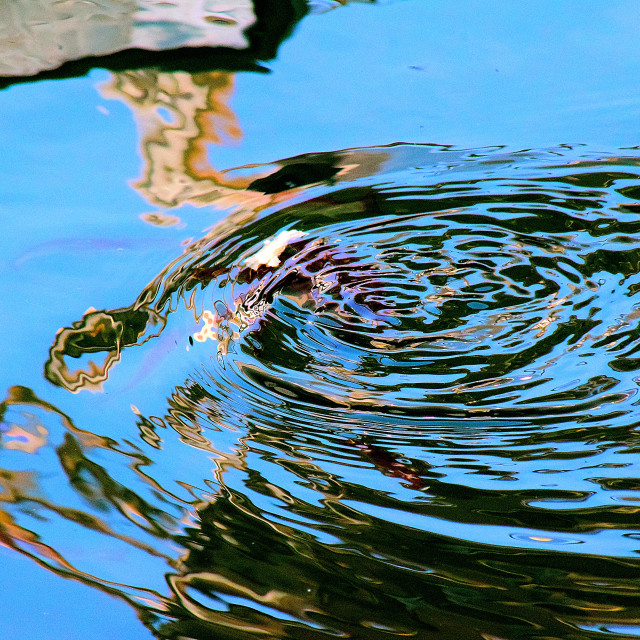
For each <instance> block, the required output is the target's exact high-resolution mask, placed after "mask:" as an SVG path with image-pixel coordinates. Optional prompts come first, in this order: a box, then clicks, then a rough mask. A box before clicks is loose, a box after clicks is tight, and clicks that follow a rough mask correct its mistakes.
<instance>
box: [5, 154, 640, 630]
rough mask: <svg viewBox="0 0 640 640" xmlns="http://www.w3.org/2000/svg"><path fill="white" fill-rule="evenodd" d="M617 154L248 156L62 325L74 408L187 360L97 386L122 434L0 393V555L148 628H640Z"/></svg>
mask: <svg viewBox="0 0 640 640" xmlns="http://www.w3.org/2000/svg"><path fill="white" fill-rule="evenodd" d="M636 152H637V150H633V149H627V150H621V151H619V155H616V156H612V155H610V154H609V155H603V154H598V153H596V152H594V151H592V150H588V149H586V148H585V149H583V148H581V147H576V148H570V147H559V148H557V149H552V150H546V151H531V150H523V151H520V152H509V153H507V152H505V151H503V150H501V149H500V148H491V149H476V150H471V151H461V150H455V149H451V148H447V147H434V146H429V145H391V146H385V147H377V148H365V149H350V150H347V151H341V152H335V153H330V154H309V155H305V156H300V157H297V158H292V159H287V160H282V161H280V162H276V163H273V164H272V165H268V166H253V167H251V168H250V169H246V168H244V169H242V170H238V173H240V172H242V173H243V175H245V176H246V175H249V177H248V181H249V187H248V190H247V191H246V193H247V194H249V196H250V197H248V198H246V199H245V201H244V202H243V204H241V205H238V206H235V207H234V208H232V209H231V210H230V212H229V215H228V216H227V217H226V218H224V219H223V220H222V221H221V222H220V223H218V224H217V225H216V226H215V227H214V228H212V229H211V230H210V231H209V232H208V233H207V234H206V235H204V236H203V237H202V238H200V239H197V240H194V241H193V242H192V243H191V244H189V245H188V246H187V247H186V248H185V251H184V253H183V254H182V255H180V256H178V257H177V258H176V259H175V260H174V261H173V262H172V263H170V264H169V265H167V267H166V269H164V270H163V271H162V272H161V273H160V274H158V276H157V277H156V278H155V279H154V280H153V281H152V282H151V283H150V284H149V285H148V286H147V287H146V288H145V289H144V290H143V291H142V292H141V293H140V295H139V297H138V298H137V300H135V301H133V302H132V304H131V306H130V307H125V308H121V309H116V310H102V311H100V310H95V309H90V310H89V311H88V312H87V313H86V314H85V316H84V317H83V318H79V319H78V320H77V321H76V322H75V323H74V324H73V325H72V326H70V327H67V328H65V329H63V330H61V331H60V332H59V333H58V335H57V336H56V337H55V341H53V340H54V337H53V336H52V341H53V344H52V347H51V350H50V354H49V360H48V362H47V363H46V366H45V375H46V376H47V378H48V379H49V380H50V381H51V382H53V383H54V384H56V385H58V386H61V387H63V388H66V389H69V390H71V391H76V392H77V391H81V390H82V389H87V388H94V389H95V388H98V387H100V386H102V387H103V388H104V389H105V390H106V391H109V389H110V388H111V387H110V386H109V385H111V384H114V383H113V380H112V378H113V376H114V375H116V374H117V372H118V368H119V367H121V366H126V365H125V363H126V361H127V360H129V358H132V359H136V358H138V359H139V358H142V357H143V355H144V358H143V362H156V360H154V353H155V354H156V355H161V353H160V352H161V351H162V349H163V348H164V347H163V346H162V345H163V344H164V343H163V339H164V338H165V337H166V336H169V338H170V340H171V341H173V342H174V343H175V344H176V345H177V348H175V349H174V351H173V352H172V355H171V356H170V357H169V358H167V359H166V360H164V361H162V360H161V359H159V360H157V362H160V364H156V365H154V367H155V368H154V369H153V370H152V371H153V374H152V375H149V374H148V373H147V374H145V375H146V378H145V379H144V381H143V382H140V377H139V374H135V375H133V378H130V379H129V383H130V384H131V385H133V387H132V388H134V392H133V393H132V394H129V396H127V394H126V393H124V392H120V394H119V395H118V394H116V395H115V397H114V398H113V399H111V400H110V402H111V403H113V406H117V405H118V403H121V402H124V400H125V399H126V398H128V397H131V396H133V397H134V399H135V397H137V398H138V399H137V401H136V406H134V407H133V411H134V414H133V415H132V418H131V426H130V431H131V436H130V437H129V438H127V439H124V440H123V441H117V440H115V439H112V438H107V437H101V436H97V435H95V434H94V433H92V432H91V431H90V430H85V429H84V428H80V427H79V426H77V425H75V424H74V422H73V419H72V418H71V417H69V416H67V415H65V414H63V413H62V412H61V411H60V410H59V409H56V408H55V407H53V406H52V405H49V404H48V403H46V402H45V401H43V400H41V399H39V398H37V397H36V396H35V395H34V394H33V393H32V392H31V391H29V390H28V389H26V388H22V387H14V388H13V389H11V390H10V393H9V395H8V397H7V399H6V400H5V402H4V403H3V404H2V405H0V416H2V420H3V421H2V429H3V433H2V438H3V441H4V447H5V449H6V450H5V452H3V460H4V461H5V462H3V464H4V466H5V471H3V472H2V476H0V483H1V486H2V488H3V493H2V500H3V502H2V508H3V509H4V511H0V516H1V517H2V518H3V520H1V521H0V523H1V524H2V527H3V529H2V531H3V534H2V536H3V538H2V541H3V543H4V544H5V545H7V546H9V547H11V548H15V549H16V550H18V551H20V552H22V553H26V554H28V555H29V556H30V557H32V558H33V559H34V560H36V562H38V563H41V564H44V565H45V566H48V567H50V568H52V569H53V570H54V571H55V572H57V573H59V574H61V575H64V576H66V577H74V578H76V579H79V580H81V581H84V582H86V583H88V584H90V585H92V586H94V587H96V588H99V589H102V590H104V591H106V592H107V593H110V594H112V595H115V596H117V597H121V598H124V599H125V600H126V601H127V602H129V604H131V606H133V607H134V608H135V610H136V611H137V613H138V615H139V617H140V618H141V620H142V621H143V622H144V624H146V625H147V626H148V627H149V628H150V629H152V630H153V633H154V634H156V635H157V637H161V638H183V637H188V638H209V637H216V638H249V637H268V638H271V637H273V638H285V637H291V638H300V639H307V638H330V637H354V638H387V637H394V636H396V637H416V638H436V637H438V638H439V637H445V638H478V639H481V638H483V639H485V640H486V639H487V638H494V639H497V638H508V639H515V638H540V639H542V638H545V639H546V638H560V637H561V638H567V639H572V638H575V639H578V638H599V637H619V638H628V637H635V636H637V635H640V623H639V622H638V620H640V607H639V604H638V603H639V602H640V600H639V597H640V593H639V589H638V577H637V576H638V570H639V569H640V557H639V555H638V552H639V551H640V523H639V520H638V509H639V508H640V493H639V489H640V484H639V480H638V477H639V474H638V451H639V450H638V446H639V445H640V437H639V434H638V426H639V424H640V422H639V420H638V410H637V405H638V395H637V391H638V373H637V372H638V369H640V356H639V355H638V351H639V350H640V333H639V329H638V326H639V325H638V321H637V319H638V316H639V314H640V311H639V308H640V306H639V305H640V297H639V296H640V250H639V249H638V247H639V246H640V242H639V241H640V220H639V218H638V216H639V214H640V169H639V166H640V159H639V158H638V157H637V156H635V155H634V153H636ZM231 173H233V172H231ZM251 194H254V195H253V196H252V195H251ZM90 303H91V300H87V304H90ZM142 354H143V355H142ZM142 371H143V372H144V369H142ZM127 375H130V374H127ZM136 376H138V377H137V378H136ZM167 378H169V379H170V380H171V385H172V387H173V391H172V392H171V393H170V394H169V395H168V396H167V397H166V398H162V399H161V401H160V402H158V401H155V402H152V403H151V404H154V405H155V406H156V407H157V410H155V411H154V412H153V413H147V412H146V410H143V409H140V408H138V406H140V407H144V406H146V405H148V404H149V400H148V396H146V395H145V394H147V393H152V392H151V391H150V390H152V389H153V385H154V379H162V380H165V379H167ZM115 379H116V381H117V380H118V378H117V375H116V378H115ZM119 380H120V382H119V383H118V384H120V385H125V386H126V385H127V384H129V383H127V382H126V380H125V379H124V378H120V379H119ZM134 383H135V384H134ZM135 385H141V386H138V387H137V388H136V387H135ZM145 385H146V386H145ZM78 397H80V396H78ZM136 426H137V429H136ZM136 431H137V434H136V433H135V432H136ZM40 449H42V452H43V453H42V457H41V459H40V467H41V470H40V471H33V470H32V469H29V468H28V464H29V463H30V460H26V458H25V456H24V452H25V451H28V450H31V451H37V450H40ZM12 456H14V457H12ZM25 464H26V465H27V466H25ZM77 531H81V536H82V539H83V545H82V548H79V546H77V545H73V544H72V543H71V542H70V541H69V540H70V539H72V538H73V535H78V534H77V533H73V532H77ZM95 536H97V537H96V539H95V542H94V537H95ZM91 549H99V550H100V551H99V557H100V558H101V560H100V561H97V560H96V556H95V555H94V554H92V553H91Z"/></svg>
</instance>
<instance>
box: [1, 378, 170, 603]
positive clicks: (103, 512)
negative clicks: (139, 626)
mask: <svg viewBox="0 0 640 640" xmlns="http://www.w3.org/2000/svg"><path fill="white" fill-rule="evenodd" d="M45 425H46V426H45ZM54 431H55V434H54V433H53V432H54ZM1 449H4V450H5V451H6V452H7V453H6V454H5V455H4V456H3V460H4V462H5V464H7V465H8V468H4V469H0V544H2V545H3V546H5V547H8V548H10V549H12V550H14V551H17V552H18V553H21V554H23V555H25V556H27V557H29V558H31V559H32V560H34V561H35V562H36V563H37V564H39V565H40V566H42V567H44V568H46V569H49V570H51V571H53V572H54V573H56V574H58V575H60V576H62V577H65V578H72V579H76V580H79V581H81V582H83V583H85V584H88V585H90V586H93V587H97V588H99V589H102V590H103V591H106V592H107V593H110V594H112V595H117V596H119V597H123V598H124V599H125V600H127V601H128V602H129V603H130V604H131V605H132V606H134V607H136V608H139V607H140V604H139V601H144V602H145V603H146V605H147V606H151V605H153V608H156V609H160V610H162V609H164V604H163V598H162V597H161V596H160V595H159V594H158V593H157V592H155V591H153V590H150V589H146V588H145V587H144V586H141V585H140V584H136V581H135V580H131V582H128V583H127V582H118V581H113V580H105V579H104V577H98V576H96V575H93V574H92V573H91V572H89V571H86V570H83V569H82V567H81V565H82V564H83V563H85V564H86V558H84V552H83V550H82V546H83V545H80V546H74V545H67V546H68V549H67V553H65V552H64V551H62V550H61V549H59V548H56V547H59V544H60V542H58V543H56V544H55V546H54V545H50V544H48V543H47V542H46V540H47V538H49V537H50V536H51V532H52V531H56V530H58V529H60V530H61V531H63V532H64V531H67V536H68V532H69V531H71V530H74V528H75V527H80V529H81V531H77V530H76V531H75V535H79V536H80V537H81V538H83V539H84V540H85V544H87V543H89V544H90V539H91V536H92V535H93V534H98V535H100V536H107V538H111V539H113V540H115V541H118V542H119V543H123V544H124V545H125V548H126V547H129V548H131V549H132V550H135V551H136V552H141V553H143V554H146V555H148V556H151V557H154V558H158V559H160V560H161V561H163V562H164V563H166V562H170V561H171V558H170V557H169V556H167V555H166V554H165V553H163V552H161V551H160V550H158V548H157V546H156V545H151V544H148V543H147V542H144V541H142V540H141V539H138V538H136V537H135V536H132V535H127V534H124V533H120V532H118V531H117V528H119V527H122V522H125V521H129V522H130V523H133V524H134V525H135V527H137V528H139V529H140V530H142V531H144V532H146V533H150V534H152V535H153V536H154V537H159V538H165V537H167V535H168V530H170V529H172V528H175V522H174V519H173V517H172V516H170V515H169V514H168V513H166V512H163V511H162V510H161V509H158V508H157V507H154V506H152V505H151V504H150V503H149V502H147V501H146V500H145V499H143V498H141V497H140V496H138V495H137V494H136V493H135V492H134V491H133V490H131V489H130V488H128V487H127V486H125V485H123V484H121V483H120V482H118V481H116V480H115V479H114V478H112V476H111V475H110V472H109V471H107V470H106V468H105V467H103V466H101V465H99V464H97V463H96V462H94V461H93V460H91V459H90V455H91V454H92V453H94V452H95V451H97V450H103V451H117V447H116V443H115V441H113V440H111V439H109V438H104V437H101V436H98V435H96V434H94V433H91V432H89V431H85V430H82V429H79V428H77V427H76V426H75V425H74V424H73V422H72V421H71V418H69V416H67V415H65V414H64V413H63V412H61V411H60V410H58V409H57V408H56V407H54V406H53V405H51V404H50V403H48V402H45V401H43V400H41V399H40V398H38V397H37V396H36V395H35V394H34V393H33V392H32V391H31V390H30V389H28V388H26V387H17V386H16V387H11V388H10V389H9V391H8V395H7V397H6V398H5V399H4V400H3V401H2V402H1V403H0V450H1ZM33 454H37V455H33ZM120 455H123V457H124V460H125V461H127V462H128V463H129V465H130V466H131V467H132V468H135V467H136V466H144V465H145V464H148V461H146V460H145V458H144V457H143V456H140V455H139V454H138V455H137V456H136V454H135V453H129V454H120ZM25 456H27V457H25ZM140 477H143V476H142V475H140ZM69 489H71V490H72V493H71V496H69V492H68V490H69ZM78 498H80V500H79V501H78ZM114 514H118V515H117V516H116V517H115V520H114ZM123 518H124V519H125V520H123ZM110 522H112V523H115V524H114V525H113V526H112V524H110ZM65 523H66V524H65ZM124 529H125V530H126V527H124ZM53 537H54V539H55V538H56V534H55V533H54V534H53ZM73 537H74V536H72V539H73ZM141 537H142V536H141ZM62 539H63V540H64V539H65V536H64V534H63V538H62ZM103 545H104V542H103ZM108 546H109V545H104V548H105V549H106V548H107V547H108ZM89 548H90V547H89ZM107 553H109V552H107ZM111 553H118V552H117V550H114V551H112V552H111ZM68 556H75V557H76V559H75V560H74V559H73V558H71V557H68ZM123 573H124V574H126V573H127V572H126V570H124V571H123ZM130 577H133V576H130Z"/></svg>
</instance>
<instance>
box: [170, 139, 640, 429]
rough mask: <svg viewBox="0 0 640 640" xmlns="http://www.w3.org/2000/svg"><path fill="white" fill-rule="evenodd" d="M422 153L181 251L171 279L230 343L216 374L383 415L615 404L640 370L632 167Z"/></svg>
mask: <svg viewBox="0 0 640 640" xmlns="http://www.w3.org/2000/svg"><path fill="white" fill-rule="evenodd" d="M413 150H414V155H415V153H416V152H415V148H413ZM422 155H423V159H424V160H425V161H426V160H428V161H429V164H428V163H427V162H425V165H427V164H428V170H427V169H421V168H420V167H416V166H411V167H410V168H408V169H406V168H405V169H404V170H402V171H395V172H389V173H387V174H384V173H383V174H382V175H377V176H376V177H375V181H374V180H373V179H372V178H360V179H358V180H354V181H353V182H347V183H345V184H339V185H335V186H333V187H324V188H321V187H317V188H315V189H308V190H307V191H306V193H305V197H304V198H299V200H300V201H298V202H295V204H290V205H288V206H284V205H279V206H278V207H274V208H273V209H272V210H267V211H265V212H264V213H262V214H261V215H260V216H259V217H258V218H257V219H254V220H252V221H250V222H249V223H246V224H244V225H240V226H235V227H234V226H233V225H227V229H228V230H230V232H229V233H226V234H223V235H222V236H220V237H217V238H216V239H215V240H214V241H213V242H210V243H209V244H206V245H203V246H200V247H198V250H197V251H196V252H195V257H194V256H189V257H188V262H187V263H186V264H185V261H183V263H181V264H180V267H179V269H177V270H176V271H175V272H174V274H172V275H171V276H170V277H169V278H168V279H167V282H168V283H169V284H170V286H169V287H168V288H169V290H170V291H171V293H172V294H173V293H175V291H176V290H178V291H180V292H181V293H182V294H184V295H185V297H186V296H187V295H189V297H188V298H187V299H188V300H189V306H190V307H193V308H195V309H196V314H197V317H198V318H199V319H200V321H201V322H204V327H203V328H201V331H198V332H196V333H195V338H196V341H201V342H205V343H206V346H204V347H199V348H201V349H203V351H202V352H203V353H207V350H209V351H210V350H211V348H212V344H215V345H217V346H215V347H214V348H215V350H216V351H217V354H218V364H217V365H215V366H216V367H217V370H216V372H212V374H211V377H212V379H215V380H218V381H220V380H221V379H222V380H223V381H224V380H226V381H227V383H228V384H230V385H232V386H233V388H235V389H240V390H241V393H243V394H249V395H250V396H251V395H252V394H255V395H256V398H257V399H258V403H259V402H261V401H262V400H263V399H264V397H265V395H264V392H265V391H266V394H267V396H268V397H271V396H273V394H276V395H277V396H279V397H281V398H287V399H288V400H291V399H298V400H300V401H302V402H303V403H304V404H305V405H311V406H318V407H326V406H336V407H338V406H339V407H344V408H347V409H349V410H353V409H357V410H364V411H374V412H383V413H386V414H393V413H400V414H402V415H411V414H416V415H420V416H426V415H443V414H454V415H465V416H470V417H474V416H479V417H482V418H486V417H487V416H488V415H496V416H503V417H505V416H506V417H516V416H528V417H532V416H541V415H542V416H557V415H560V414H568V413H576V412H584V413H585V415H586V414H588V415H593V413H594V412H596V413H598V412H600V413H603V412H605V413H606V412H611V411H617V409H612V406H613V404H615V403H620V402H623V401H625V400H626V399H627V398H629V397H630V395H632V394H633V393H635V389H636V384H635V381H634V375H633V372H634V371H635V370H636V368H637V367H638V366H640V360H637V359H636V358H635V354H636V351H637V349H638V346H639V345H640V342H639V340H638V337H639V336H638V328H637V323H636V320H635V319H636V316H637V315H638V313H639V311H638V309H637V305H638V300H637V297H636V292H637V290H638V286H639V284H638V271H639V269H640V250H639V249H637V246H638V240H639V239H640V238H639V237H638V235H639V232H640V221H638V219H637V217H638V213H637V208H638V207H637V203H636V201H635V199H634V197H635V196H636V195H638V194H637V193H636V190H637V189H636V188H635V187H634V186H633V185H634V184H635V183H637V180H638V176H637V173H633V172H632V171H635V168H634V167H630V166H617V165H623V164H624V163H623V162H622V161H621V160H620V159H619V158H614V159H603V160H597V159H588V160H584V159H579V158H573V159H572V160H571V162H567V163H562V162H557V161H558V160H559V158H557V156H556V155H554V154H552V153H549V154H547V155H545V154H538V155H537V156H534V155H531V154H511V155H499V154H497V153H495V152H494V153H489V152H487V153H485V154H484V155H483V154H478V153H475V154H473V153H462V152H457V153H456V154H454V153H453V152H451V151H440V153H438V152H435V151H433V150H432V149H422ZM427 156H428V157H427ZM392 157H393V156H392ZM552 159H553V160H554V161H555V162H554V163H553V164H552V163H551V160H552ZM390 164H393V163H392V162H391V163H390ZM631 164H633V163H632V162H631ZM634 181H635V182H634ZM613 184H615V185H617V186H618V188H615V189H614V188H612V185H613ZM634 189H636V190H634ZM165 284H166V283H165ZM194 288H196V289H197V290H198V293H197V295H196V296H195V297H194V296H193V292H191V291H190V290H191V289H194ZM209 338H210V339H211V341H210V340H209ZM207 366H210V365H207ZM220 367H221V368H220ZM223 384H226V383H224V382H223ZM612 403H613V404H612Z"/></svg>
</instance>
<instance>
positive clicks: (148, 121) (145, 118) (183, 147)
mask: <svg viewBox="0 0 640 640" xmlns="http://www.w3.org/2000/svg"><path fill="white" fill-rule="evenodd" d="M233 89H234V76H233V74H230V73H225V72H219V71H211V72H206V73H198V74H190V73H183V72H175V73H166V72H161V71H157V70H154V69H146V70H143V71H128V72H122V73H116V74H114V75H113V77H112V80H111V81H110V82H109V83H108V84H106V85H104V86H103V87H101V89H100V90H101V93H102V94H103V96H104V97H105V98H111V99H117V100H121V101H123V102H124V103H125V104H126V105H127V106H128V107H129V108H130V109H131V111H132V112H133V114H134V116H135V119H136V122H137V124H138V129H139V131H140V151H141V154H142V157H143V159H144V168H143V175H142V178H140V179H139V180H137V181H136V182H135V183H134V184H133V186H134V187H135V188H136V189H137V190H138V191H139V192H140V193H141V195H143V196H144V197H145V198H146V199H147V200H148V201H149V202H151V203H153V204H155V205H157V206H159V207H177V206H180V205H183V204H193V205H196V206H203V205H205V204H209V203H211V202H212V201H214V200H216V199H217V198H220V197H221V196H223V195H226V194H227V193H228V192H229V191H230V190H239V189H245V188H246V187H247V186H248V185H249V183H250V182H251V180H250V179H248V178H244V179H243V178H238V177H236V178H233V177H231V178H230V177H227V176H226V174H225V173H224V172H221V171H217V170H216V169H214V168H213V167H212V166H211V163H210V162H209V160H208V157H207V153H208V148H207V146H208V145H209V144H213V145H221V144H234V143H236V142H238V141H239V140H240V139H241V137H242V130H241V129H240V124H239V123H238V120H237V118H236V116H235V114H234V113H233V111H232V110H231V108H230V107H229V105H228V102H229V99H230V98H231V95H232V94H233Z"/></svg>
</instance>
